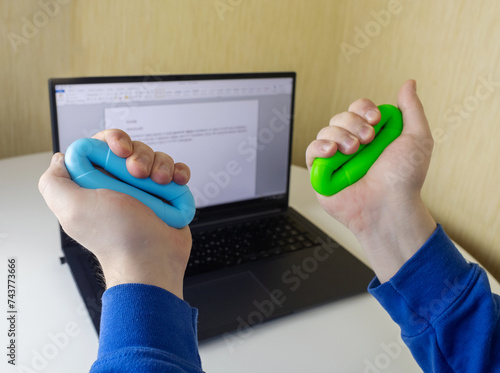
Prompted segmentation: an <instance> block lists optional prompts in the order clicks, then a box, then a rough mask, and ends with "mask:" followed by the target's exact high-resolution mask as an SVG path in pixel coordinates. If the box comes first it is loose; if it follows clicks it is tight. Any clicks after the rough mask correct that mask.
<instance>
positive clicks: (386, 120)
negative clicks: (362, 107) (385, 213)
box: [311, 105, 403, 196]
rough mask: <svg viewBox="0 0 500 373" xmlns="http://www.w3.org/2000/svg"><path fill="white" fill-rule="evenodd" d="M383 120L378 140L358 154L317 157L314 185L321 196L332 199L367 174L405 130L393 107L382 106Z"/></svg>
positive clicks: (380, 124)
mask: <svg viewBox="0 0 500 373" xmlns="http://www.w3.org/2000/svg"><path fill="white" fill-rule="evenodd" d="M378 108H379V110H380V114H381V119H380V122H379V123H378V124H377V125H375V126H374V127H373V128H374V129H375V138H374V139H373V141H372V142H370V143H369V144H361V145H360V146H359V149H358V151H357V152H356V153H354V154H343V153H341V152H339V151H338V152H337V153H335V155H334V156H333V157H330V158H316V159H315V160H314V162H313V165H312V168H311V184H312V186H313V188H314V190H316V192H318V193H319V194H322V195H324V196H331V195H334V194H335V193H338V192H340V191H341V190H343V189H344V188H347V187H348V186H349V185H352V184H354V183H355V182H357V181H358V180H360V179H361V178H362V177H363V176H365V175H366V173H367V172H368V170H369V169H370V167H371V166H372V165H373V164H374V163H375V161H376V160H377V159H378V157H379V156H380V154H382V152H383V151H384V149H385V148H386V147H387V146H388V145H389V144H390V143H391V142H393V141H394V140H395V139H396V138H397V137H398V136H399V135H400V134H401V132H402V131H403V118H402V115H401V111H399V109H398V108H397V107H395V106H392V105H380V106H379V107H378Z"/></svg>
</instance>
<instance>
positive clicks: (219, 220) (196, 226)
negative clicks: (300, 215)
mask: <svg viewBox="0 0 500 373" xmlns="http://www.w3.org/2000/svg"><path fill="white" fill-rule="evenodd" d="M285 211H286V209H280V208H276V209H272V210H266V211H265V212H262V211H260V212H255V213H248V214H241V215H238V217H237V218H235V217H234V216H230V217H226V218H220V217H218V218H211V219H209V221H206V222H196V223H192V224H191V225H190V228H191V229H200V228H206V227H210V226H212V225H220V224H225V223H237V222H241V221H244V220H249V219H255V218H264V217H268V216H272V215H277V214H281V213H283V212H285Z"/></svg>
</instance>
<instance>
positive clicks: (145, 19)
mask: <svg viewBox="0 0 500 373" xmlns="http://www.w3.org/2000/svg"><path fill="white" fill-rule="evenodd" d="M60 1H61V3H64V2H65V4H60V3H58V2H57V1H55V0H54V1H50V0H47V1H44V0H41V1H35V0H30V1H22V2H21V1H16V2H14V1H9V0H0V4H1V5H0V7H1V8H0V9H1V15H0V17H1V23H0V31H1V35H2V38H1V39H0V40H1V44H0V47H1V50H2V53H1V54H0V66H2V68H1V73H0V87H1V88H0V89H1V91H0V92H1V99H0V130H1V136H0V158H5V157H9V156H15V155H21V154H27V153H33V152H39V151H44V150H49V149H50V148H51V135H50V116H49V110H48V95H47V79H48V78H49V77H64V76H92V75H122V74H123V75H132V74H150V75H156V74H175V73H210V72H248V71H284V70H292V71H296V72H297V73H298V82H297V97H296V110H295V113H296V117H295V134H294V136H295V137H294V143H293V146H294V153H293V162H294V164H297V165H303V164H304V152H305V149H306V147H307V145H308V144H309V142H310V141H311V140H312V139H314V138H315V136H316V133H317V132H318V130H319V129H320V128H321V127H323V126H326V125H327V124H328V120H329V119H330V117H331V116H332V115H333V114H335V113H338V112H340V111H344V110H346V109H347V107H348V106H349V104H350V103H351V102H352V101H354V100H355V99H357V98H360V97H369V98H371V99H373V100H374V101H375V102H376V103H378V104H380V103H393V104H395V103H396V97H397V92H398V90H399V87H400V86H401V84H402V83H403V82H404V81H405V80H406V79H408V78H415V79H417V81H418V83H419V84H418V92H419V94H420V96H421V98H422V101H423V103H424V105H425V108H426V112H427V115H428V118H429V121H430V123H431V126H432V129H433V133H434V136H435V139H436V146H435V149H434V154H433V160H432V164H431V168H430V170H429V174H428V178H427V181H426V184H425V186H424V190H423V197H424V199H425V201H426V203H427V205H428V206H429V208H430V210H431V212H432V214H433V215H434V216H435V218H436V219H437V220H438V221H439V222H440V223H442V224H443V226H444V227H445V229H446V230H447V232H448V233H449V234H450V235H451V236H452V237H453V238H454V239H455V240H456V241H457V242H458V243H459V244H460V245H462V246H463V247H464V248H465V249H467V250H468V251H470V252H471V253H472V254H473V255H474V256H475V257H476V258H477V259H478V260H479V261H481V262H482V264H483V265H485V266H486V267H487V268H488V269H489V270H490V271H491V272H492V273H493V274H494V275H495V276H496V277H497V278H500V234H499V233H498V232H499V231H500V218H499V214H498V212H499V211H500V209H499V208H500V191H499V188H498V185H500V165H499V162H497V161H496V159H497V158H500V150H499V148H498V145H497V144H499V143H500V129H499V128H500V126H499V125H498V123H497V121H498V119H497V118H498V117H499V116H500V106H499V105H497V102H498V101H499V100H500V71H499V68H498V66H500V64H499V58H500V45H499V44H500V38H498V37H497V36H498V34H499V33H500V23H498V20H497V18H498V17H497V15H498V14H500V13H499V12H500V3H499V2H496V1H493V0H488V1H486V0H484V1H466V0H443V1H439V2H437V1H411V0H401V1H399V2H398V1H393V0H389V1H382V0H371V1H367V0H366V1H347V0H346V1H329V0H312V1H301V0H273V1H266V0H207V1H200V0H162V1H160V0H157V1H153V0H150V1H147V0H145V1H133V0H100V1H96V0H89V1H77V0H73V1H68V0H66V1H63V0H60ZM41 4H49V5H48V7H45V6H42V5H41ZM54 4H57V5H54ZM224 4H225V7H224ZM40 12H44V13H45V18H44V15H43V14H41V13H40ZM389 15H390V17H389ZM34 17H35V19H34ZM26 20H27V21H28V22H30V23H34V24H38V26H36V25H35V26H34V28H36V30H33V27H32V28H31V29H30V28H29V27H27V26H25V25H26V22H27V21H26ZM23 27H24V29H25V30H24V31H25V32H28V34H26V35H28V37H27V36H26V35H25V34H23ZM358 30H361V31H362V32H363V34H364V35H367V36H365V37H363V36H360V31H358ZM30 31H31V33H32V34H33V35H30ZM13 34H16V35H18V36H19V37H20V38H23V37H24V41H25V43H24V42H20V41H19V40H20V39H17V42H18V43H16V42H14V43H13V40H12V38H13V36H12V35H13ZM342 43H344V44H342ZM13 44H14V46H15V47H13ZM347 44H349V46H350V48H351V51H354V49H352V48H357V49H356V51H355V52H353V53H351V54H349V53H346V52H345V48H349V47H348V46H347ZM343 48H344V51H343ZM15 49H17V52H16V51H15ZM484 81H491V82H493V83H488V84H484V83H483V82H484ZM497 82H498V83H497ZM478 87H479V88H478ZM459 105H462V106H463V107H462V108H461V107H460V106H459Z"/></svg>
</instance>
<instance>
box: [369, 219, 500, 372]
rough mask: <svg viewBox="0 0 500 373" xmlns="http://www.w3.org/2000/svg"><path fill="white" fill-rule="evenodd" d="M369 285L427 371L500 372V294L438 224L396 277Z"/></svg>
mask: <svg viewBox="0 0 500 373" xmlns="http://www.w3.org/2000/svg"><path fill="white" fill-rule="evenodd" d="M368 291H369V292H370V293H371V294H372V295H373V296H374V297H375V298H376V299H377V300H378V301H379V302H380V303H381V305H382V306H383V307H384V308H385V309H386V310H387V311H388V312H389V314H390V315H391V317H392V319H393V320H394V321H395V322H396V323H397V324H398V325H399V326H400V328H401V336H402V338H403V340H404V342H405V343H406V345H407V346H408V347H409V349H410V350H411V352H412V354H413V356H414V358H415V360H416V361H417V362H418V364H419V365H420V367H421V368H422V369H423V370H424V372H435V373H438V372H439V373H442V372H443V373H444V372H467V373H473V372H481V373H488V372H500V321H499V320H500V297H499V296H498V295H495V294H492V292H491V289H490V285H489V282H488V278H487V275H486V273H485V271H484V270H483V269H482V268H480V267H479V266H478V265H477V264H472V263H468V262H467V261H466V260H465V259H464V258H463V256H462V255H461V254H460V253H459V251H458V250H457V248H456V247H455V246H454V245H453V242H452V241H451V240H450V239H449V238H448V237H447V236H446V234H445V232H444V231H443V228H442V227H441V226H440V225H438V227H437V228H436V230H435V232H434V233H433V234H432V236H431V237H430V238H429V239H428V240H427V242H426V243H425V244H424V245H423V246H422V247H421V248H420V249H419V251H418V252H417V253H415V255H414V256H413V257H412V258H411V259H410V260H408V262H406V263H405V264H404V265H403V267H401V269H400V270H399V271H398V272H397V273H396V274H395V275H394V277H393V278H392V279H390V280H389V281H388V282H386V283H384V284H382V285H381V284H380V282H379V280H378V279H377V278H375V279H374V280H373V281H372V282H371V283H370V285H369V287H368Z"/></svg>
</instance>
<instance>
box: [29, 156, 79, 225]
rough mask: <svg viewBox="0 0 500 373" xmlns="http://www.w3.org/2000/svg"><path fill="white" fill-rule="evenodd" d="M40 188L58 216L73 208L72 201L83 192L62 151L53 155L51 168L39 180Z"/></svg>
mask: <svg viewBox="0 0 500 373" xmlns="http://www.w3.org/2000/svg"><path fill="white" fill-rule="evenodd" d="M38 190H39V191H40V193H41V194H42V196H43V198H44V199H45V202H46V203H47V205H48V206H49V208H50V209H51V210H52V211H53V212H54V214H56V216H57V217H58V218H61V215H62V214H64V213H65V212H68V211H70V210H71V208H72V203H71V202H72V201H75V197H76V196H78V195H80V194H81V188H80V187H79V186H78V185H77V184H75V183H74V182H73V181H72V180H71V177H70V176H69V173H68V170H67V169H66V166H65V165H64V155H63V154H62V153H56V154H54V155H53V156H52V160H51V163H50V166H49V168H48V169H47V171H45V172H44V173H43V175H42V176H41V177H40V180H39V181H38Z"/></svg>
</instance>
